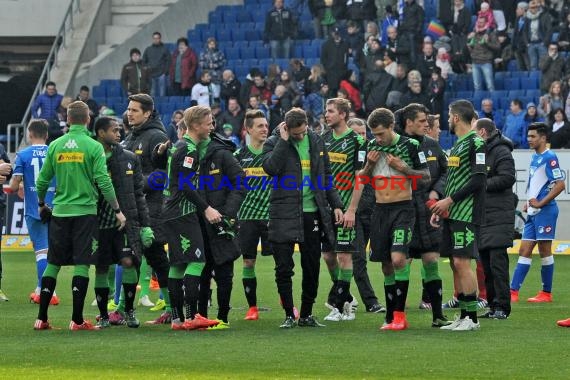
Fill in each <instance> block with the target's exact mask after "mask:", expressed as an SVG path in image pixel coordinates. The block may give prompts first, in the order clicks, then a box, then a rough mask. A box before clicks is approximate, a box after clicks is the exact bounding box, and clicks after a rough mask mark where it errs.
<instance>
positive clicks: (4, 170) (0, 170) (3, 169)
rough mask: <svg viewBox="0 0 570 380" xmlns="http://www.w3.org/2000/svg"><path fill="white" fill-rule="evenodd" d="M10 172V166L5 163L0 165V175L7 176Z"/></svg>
mask: <svg viewBox="0 0 570 380" xmlns="http://www.w3.org/2000/svg"><path fill="white" fill-rule="evenodd" d="M11 172H12V165H10V164H9V163H7V162H3V163H1V164H0V174H1V175H3V176H8V175H10V173H11Z"/></svg>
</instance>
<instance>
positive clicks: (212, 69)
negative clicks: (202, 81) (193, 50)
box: [200, 37, 226, 99]
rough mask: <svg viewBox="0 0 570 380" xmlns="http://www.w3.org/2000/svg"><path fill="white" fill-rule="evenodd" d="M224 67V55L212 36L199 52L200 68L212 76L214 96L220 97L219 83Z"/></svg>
mask: <svg viewBox="0 0 570 380" xmlns="http://www.w3.org/2000/svg"><path fill="white" fill-rule="evenodd" d="M225 67H226V56H225V55H224V53H223V52H222V51H221V50H220V49H218V43H217V42H216V39H215V38H213V37H210V38H208V40H207V41H206V49H204V50H203V51H202V52H201V53H200V69H201V70H208V72H209V73H210V76H211V78H212V88H213V90H214V98H216V99H218V98H219V97H220V83H221V81H222V71H223V70H224V68H225Z"/></svg>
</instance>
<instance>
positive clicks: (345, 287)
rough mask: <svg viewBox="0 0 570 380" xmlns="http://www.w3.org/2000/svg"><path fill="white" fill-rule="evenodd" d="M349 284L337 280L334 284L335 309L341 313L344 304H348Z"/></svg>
mask: <svg viewBox="0 0 570 380" xmlns="http://www.w3.org/2000/svg"><path fill="white" fill-rule="evenodd" d="M349 296H350V282H347V281H342V280H338V281H337V284H336V301H335V302H336V308H337V309H338V310H339V311H342V309H343V307H344V303H345V302H350V300H349V298H350V297H349Z"/></svg>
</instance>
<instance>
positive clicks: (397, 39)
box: [386, 26, 412, 65]
mask: <svg viewBox="0 0 570 380" xmlns="http://www.w3.org/2000/svg"><path fill="white" fill-rule="evenodd" d="M411 48H412V45H410V42H409V41H408V39H407V38H406V37H404V36H400V35H399V33H398V31H397V30H396V28H394V27H393V26H390V27H389V28H388V43H387V45H386V49H387V50H391V51H392V52H393V53H394V54H396V61H397V62H398V63H404V64H406V65H408V64H409V63H410V49H411Z"/></svg>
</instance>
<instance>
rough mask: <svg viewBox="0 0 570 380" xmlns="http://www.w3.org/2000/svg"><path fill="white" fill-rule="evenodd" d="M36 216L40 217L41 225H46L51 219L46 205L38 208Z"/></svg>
mask: <svg viewBox="0 0 570 380" xmlns="http://www.w3.org/2000/svg"><path fill="white" fill-rule="evenodd" d="M38 215H39V216H40V220H41V222H42V223H43V224H46V223H47V222H49V221H50V219H51V208H49V207H48V206H47V205H43V206H42V207H38Z"/></svg>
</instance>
